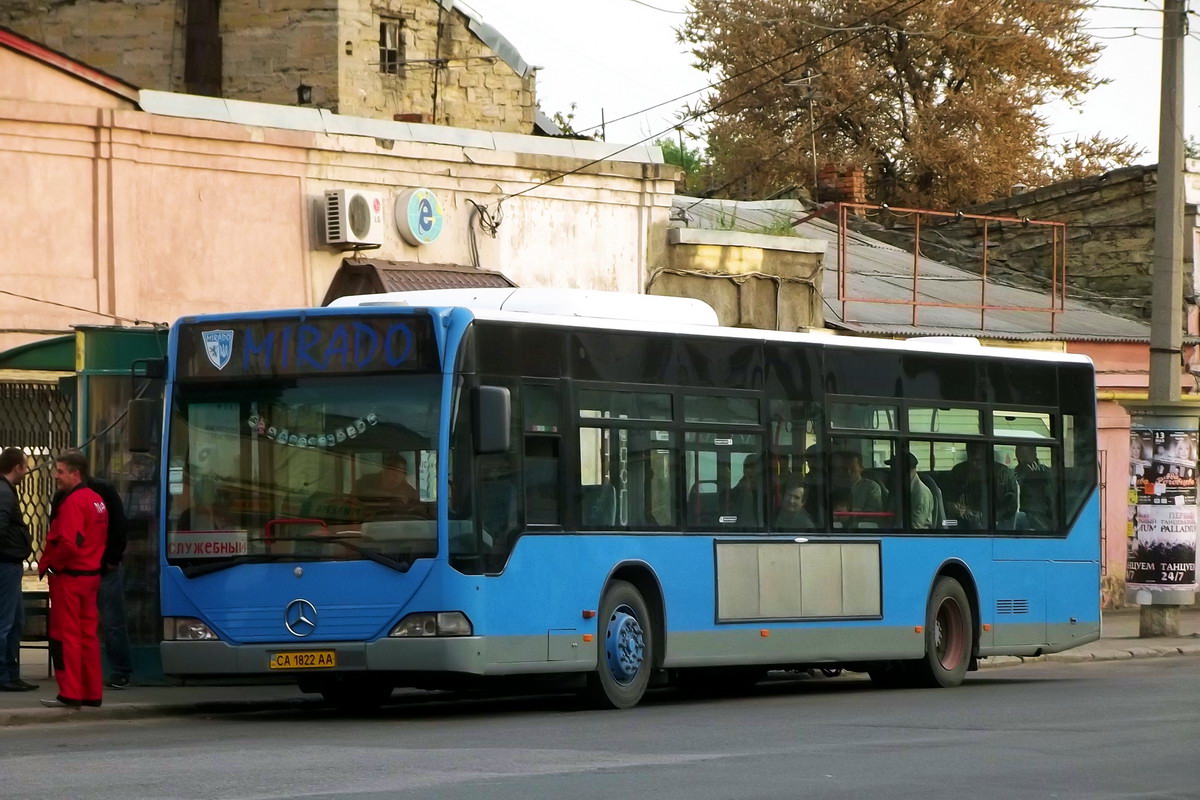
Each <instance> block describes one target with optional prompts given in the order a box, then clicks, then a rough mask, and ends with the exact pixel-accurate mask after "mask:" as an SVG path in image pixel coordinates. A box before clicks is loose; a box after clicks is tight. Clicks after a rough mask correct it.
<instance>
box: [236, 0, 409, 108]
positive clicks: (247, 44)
mask: <svg viewBox="0 0 1200 800" xmlns="http://www.w3.org/2000/svg"><path fill="white" fill-rule="evenodd" d="M341 2H342V3H344V0H341ZM340 16H341V14H340V11H339V0H222V3H221V52H222V58H221V62H222V63H221V92H222V95H223V96H224V97H226V98H232V99H237V100H252V101H254V102H258V103H278V104H280V105H296V104H297V95H296V89H297V87H298V86H299V85H300V84H305V85H306V86H310V87H312V105H314V106H316V107H318V108H328V109H330V110H331V111H337V110H338V107H339V99H340V95H339V91H340V90H339V83H338V65H339V59H340V56H339V54H338V25H339V20H340ZM388 118H389V119H390V118H391V117H390V116H389V117H388Z"/></svg>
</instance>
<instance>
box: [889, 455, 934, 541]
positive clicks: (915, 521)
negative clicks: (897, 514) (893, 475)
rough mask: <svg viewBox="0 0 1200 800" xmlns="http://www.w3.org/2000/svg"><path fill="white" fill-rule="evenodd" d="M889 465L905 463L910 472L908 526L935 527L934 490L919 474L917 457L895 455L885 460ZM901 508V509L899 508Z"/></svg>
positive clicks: (906, 469)
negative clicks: (898, 456)
mask: <svg viewBox="0 0 1200 800" xmlns="http://www.w3.org/2000/svg"><path fill="white" fill-rule="evenodd" d="M884 463H885V464H887V465H888V466H889V467H892V466H896V465H897V464H904V467H905V471H906V472H907V473H908V497H909V506H910V509H909V519H908V527H909V528H911V529H913V530H926V529H928V528H932V527H933V507H934V503H933V491H932V490H931V489H930V488H929V487H928V486H926V485H925V482H924V481H922V480H921V476H920V475H918V474H917V457H916V456H915V455H913V454H912V453H905V454H904V455H903V456H901V457H900V458H899V459H897V458H895V457H893V458H889V459H888V460H887V461H885V462H884ZM897 510H899V509H897Z"/></svg>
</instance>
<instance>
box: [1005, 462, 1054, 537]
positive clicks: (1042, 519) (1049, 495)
mask: <svg viewBox="0 0 1200 800" xmlns="http://www.w3.org/2000/svg"><path fill="white" fill-rule="evenodd" d="M1016 454H1017V466H1016V467H1015V468H1014V469H1013V477H1015V478H1016V479H1017V485H1018V486H1019V487H1020V488H1021V492H1020V495H1021V510H1022V511H1024V512H1025V523H1026V527H1028V528H1032V529H1033V530H1039V531H1042V530H1050V528H1052V527H1053V526H1054V487H1053V486H1052V485H1051V481H1052V473H1051V472H1050V467H1049V466H1048V465H1046V464H1043V463H1042V462H1041V461H1038V456H1037V447H1036V446H1035V445H1031V444H1019V445H1017V448H1016Z"/></svg>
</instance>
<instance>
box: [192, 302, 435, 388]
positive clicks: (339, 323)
mask: <svg viewBox="0 0 1200 800" xmlns="http://www.w3.org/2000/svg"><path fill="white" fill-rule="evenodd" d="M437 367H438V353H437V342H436V340H435V339H434V336H433V320H432V318H431V317H430V316H428V315H427V314H419V315H405V316H402V317H399V316H391V317H357V316H356V317H325V316H320V317H308V318H307V319H297V318H295V317H291V318H287V317H280V318H277V319H255V320H251V319H233V320H223V321H216V320H214V321H212V322H202V323H191V324H186V325H183V326H181V327H180V329H179V377H181V378H223V379H227V378H265V377H287V376H292V375H348V374H360V373H364V372H426V371H431V370H436V369H437Z"/></svg>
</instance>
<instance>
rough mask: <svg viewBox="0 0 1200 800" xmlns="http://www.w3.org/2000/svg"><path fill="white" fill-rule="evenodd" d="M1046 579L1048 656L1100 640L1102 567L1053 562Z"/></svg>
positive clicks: (1069, 562)
mask: <svg viewBox="0 0 1200 800" xmlns="http://www.w3.org/2000/svg"><path fill="white" fill-rule="evenodd" d="M1048 566H1049V570H1048V571H1047V578H1048V579H1049V592H1048V597H1047V601H1046V623H1047V624H1046V641H1047V643H1048V644H1049V647H1048V648H1047V652H1051V653H1054V652H1057V651H1059V650H1066V649H1068V648H1071V647H1078V646H1079V645H1081V644H1087V643H1088V642H1094V641H1095V640H1097V639H1099V638H1100V592H1099V591H1097V587H1098V586H1099V585H1100V565H1099V564H1097V563H1095V562H1087V561H1053V562H1051V563H1050V564H1049V565H1048Z"/></svg>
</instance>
